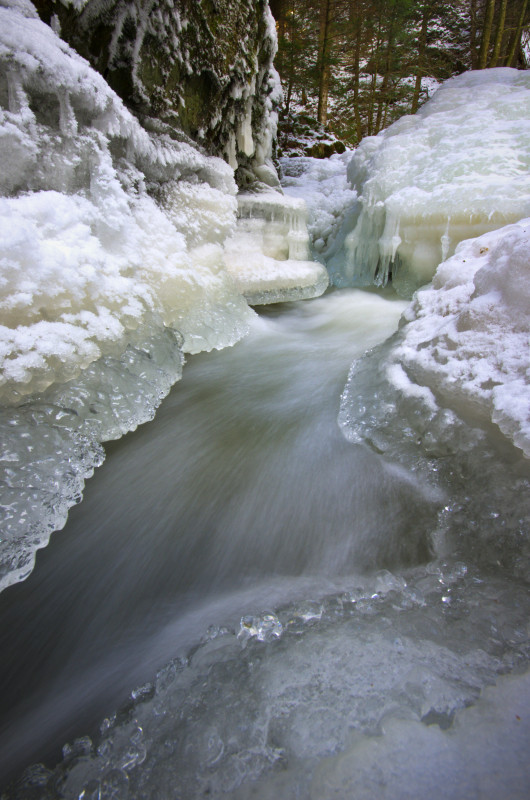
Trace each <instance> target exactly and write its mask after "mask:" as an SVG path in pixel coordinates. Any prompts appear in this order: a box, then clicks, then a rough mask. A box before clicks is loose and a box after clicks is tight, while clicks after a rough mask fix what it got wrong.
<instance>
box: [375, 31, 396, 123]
mask: <svg viewBox="0 0 530 800" xmlns="http://www.w3.org/2000/svg"><path fill="white" fill-rule="evenodd" d="M393 46H394V18H393V17H391V18H390V23H389V28H388V38H387V46H386V55H385V74H384V75H383V81H382V83H381V89H380V90H379V92H380V94H379V103H378V106H377V117H376V120H375V133H379V131H380V130H381V123H382V119H383V109H384V107H385V104H386V105H388V97H387V93H388V84H389V81H390V70H391V63H392V48H393Z"/></svg>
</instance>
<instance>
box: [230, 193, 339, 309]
mask: <svg viewBox="0 0 530 800" xmlns="http://www.w3.org/2000/svg"><path fill="white" fill-rule="evenodd" d="M225 263H226V268H227V270H228V272H229V273H230V275H231V276H232V277H233V279H234V281H235V283H236V286H237V287H238V289H239V291H240V292H241V293H242V294H243V295H244V296H245V298H246V299H247V301H248V302H249V303H250V304H251V305H260V304H263V303H276V302H280V301H285V300H306V299H308V298H311V297H318V296H319V295H321V294H322V293H323V292H324V291H325V290H326V288H327V286H328V273H327V271H326V270H325V269H324V267H323V266H322V265H321V264H319V263H318V262H315V261H310V260H309V233H308V230H307V208H306V204H305V202H304V201H303V200H297V199H295V198H293V197H287V196H285V195H281V194H279V193H278V192H261V193H255V194H250V193H248V194H239V195H238V221H237V226H236V228H235V230H234V232H233V234H232V235H231V237H230V238H229V239H228V240H227V242H226V244H225Z"/></svg>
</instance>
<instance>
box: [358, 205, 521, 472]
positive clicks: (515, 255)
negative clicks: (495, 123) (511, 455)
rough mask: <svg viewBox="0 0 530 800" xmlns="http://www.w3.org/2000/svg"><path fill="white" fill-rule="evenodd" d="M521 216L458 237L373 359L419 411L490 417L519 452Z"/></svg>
mask: <svg viewBox="0 0 530 800" xmlns="http://www.w3.org/2000/svg"><path fill="white" fill-rule="evenodd" d="M529 226H530V222H529V220H523V221H521V222H519V223H517V224H515V225H508V226H506V227H504V228H501V229H500V230H497V231H492V232H490V233H486V234H484V235H483V236H481V237H479V238H477V239H472V240H469V241H465V242H462V243H460V244H459V245H458V247H457V249H456V253H455V254H454V255H453V256H452V257H451V258H449V259H448V260H447V261H445V262H443V263H442V264H441V265H440V266H439V267H438V270H437V272H436V274H435V276H434V279H433V281H432V284H431V285H429V286H427V287H425V288H423V289H421V290H419V291H418V292H417V293H416V295H415V298H414V301H413V303H412V304H411V306H410V307H409V308H408V309H407V310H406V311H405V312H404V315H403V325H402V328H401V331H400V334H399V336H398V337H397V339H396V341H395V342H394V343H393V344H392V346H391V347H389V350H388V354H386V355H385V359H384V361H383V362H382V365H381V366H380V368H379V369H380V373H381V375H382V378H383V380H384V381H387V382H388V384H389V387H391V389H390V390H391V391H392V392H397V393H398V394H399V395H400V396H402V397H403V398H406V399H407V402H408V403H409V404H413V403H417V404H419V407H421V408H423V412H422V413H423V414H424V415H425V417H426V418H427V417H429V418H431V420H432V418H434V417H436V416H438V415H440V414H442V413H446V415H447V412H443V409H450V410H451V411H452V412H454V413H456V414H458V415H459V416H461V417H462V418H464V419H468V418H469V419H472V420H473V421H474V423H475V424H480V422H482V423H483V424H484V423H485V422H492V423H495V424H496V425H497V426H498V427H499V429H500V431H502V433H503V434H504V435H505V436H507V437H508V438H509V439H510V440H512V441H513V443H514V444H515V445H516V446H517V447H519V448H521V450H522V451H523V452H524V454H525V455H526V456H527V457H530V387H529V381H528V354H529V352H530V351H529V344H530V316H529V310H530V294H529V291H528V280H527V279H528V251H529V246H530V233H529ZM357 369H358V367H357V366H356V367H354V371H353V373H352V376H351V377H350V384H351V386H352V388H353V387H354V385H355V377H354V373H355V372H356V370H357ZM349 391H350V390H349V389H348V390H347V394H348V393H349ZM354 391H355V390H354ZM352 400H353V402H354V405H357V402H358V401H357V400H356V399H354V398H353V395H352ZM348 402H349V401H346V403H345V406H344V416H343V420H344V422H345V425H346V429H347V430H348V431H349V435H353V431H354V430H356V429H357V428H358V426H359V425H360V426H361V428H362V423H361V419H362V418H363V417H364V415H359V409H358V410H357V412H355V413H353V412H351V409H350V411H349V410H348V408H349V406H348ZM372 413H373V412H372ZM349 419H350V420H351V424H350V422H349V421H348V420H349ZM354 420H356V421H354ZM447 422H448V420H447ZM361 428H359V430H361ZM374 434H375V435H377V432H376V430H375V428H374ZM362 436H364V433H363V434H362V435H361V438H362Z"/></svg>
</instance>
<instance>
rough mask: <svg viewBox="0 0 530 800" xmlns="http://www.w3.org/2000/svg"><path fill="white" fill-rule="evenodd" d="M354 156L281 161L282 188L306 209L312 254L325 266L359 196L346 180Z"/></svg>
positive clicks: (344, 155) (344, 154)
mask: <svg viewBox="0 0 530 800" xmlns="http://www.w3.org/2000/svg"><path fill="white" fill-rule="evenodd" d="M350 158H351V153H350V152H346V153H343V154H341V155H333V156H331V157H330V158H324V159H322V158H309V157H307V156H297V157H290V158H282V159H281V162H280V163H281V172H282V187H283V189H284V191H285V193H286V195H288V196H289V197H294V198H297V199H299V200H303V201H304V202H305V203H306V206H307V215H308V223H307V227H308V230H309V235H310V243H311V250H312V254H313V256H314V257H315V258H317V259H319V260H320V261H322V262H325V260H326V256H327V253H328V251H329V249H330V248H331V246H332V243H334V242H335V241H336V239H337V237H338V234H339V231H340V229H341V227H342V226H343V224H344V220H345V219H346V218H347V217H348V216H350V215H351V207H352V206H353V205H354V203H355V200H356V197H357V193H356V192H355V190H353V189H352V188H351V186H350V185H349V182H348V180H347V177H346V165H347V163H348V161H349V160H350Z"/></svg>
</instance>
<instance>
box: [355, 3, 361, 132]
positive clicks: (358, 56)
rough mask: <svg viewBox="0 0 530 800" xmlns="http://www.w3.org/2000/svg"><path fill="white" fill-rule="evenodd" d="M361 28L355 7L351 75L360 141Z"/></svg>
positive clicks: (359, 15)
mask: <svg viewBox="0 0 530 800" xmlns="http://www.w3.org/2000/svg"><path fill="white" fill-rule="evenodd" d="M362 30H363V18H362V16H361V14H359V10H358V9H357V18H356V20H355V54H354V59H355V61H354V65H353V67H354V77H353V113H354V116H355V131H356V133H357V140H358V141H359V142H360V141H361V139H362V138H363V124H362V120H361V112H360V110H359V79H360V74H359V73H360V61H361V41H362Z"/></svg>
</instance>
